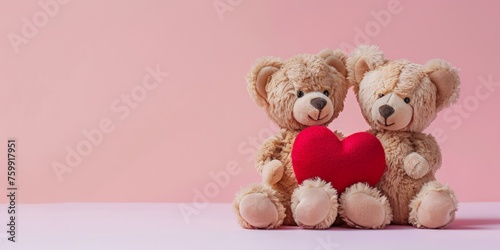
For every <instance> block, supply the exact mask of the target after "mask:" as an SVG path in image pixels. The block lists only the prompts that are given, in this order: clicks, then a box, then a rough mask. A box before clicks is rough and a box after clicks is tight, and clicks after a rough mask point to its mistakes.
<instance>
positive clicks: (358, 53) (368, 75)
mask: <svg viewBox="0 0 500 250" xmlns="http://www.w3.org/2000/svg"><path fill="white" fill-rule="evenodd" d="M346 65H347V71H348V80H349V82H351V84H353V85H354V87H353V89H354V92H355V94H356V96H357V99H358V102H359V105H360V107H361V112H362V113H363V116H364V118H365V120H366V121H367V122H368V124H370V126H371V127H372V129H375V130H379V131H387V130H388V131H409V132H422V131H423V130H424V129H425V128H427V127H428V126H429V125H430V123H431V122H432V121H433V120H434V119H435V118H436V116H437V113H438V112H439V111H441V110H442V109H443V108H445V107H447V106H449V105H450V104H452V103H454V102H456V101H457V99H458V95H459V85H460V79H459V77H458V73H457V69H456V68H454V67H453V66H452V65H451V64H450V63H448V62H446V61H444V60H440V59H432V60H430V61H428V62H427V63H425V64H424V65H419V64H415V63H412V62H409V61H407V60H394V61H392V60H386V59H385V58H384V54H383V53H382V52H381V51H380V50H379V49H378V47H376V46H369V45H362V46H359V47H358V48H357V49H355V50H354V51H353V53H352V55H351V56H350V57H349V59H347V63H346Z"/></svg>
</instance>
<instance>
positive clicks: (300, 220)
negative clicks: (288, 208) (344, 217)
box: [292, 179, 338, 229]
mask: <svg viewBox="0 0 500 250" xmlns="http://www.w3.org/2000/svg"><path fill="white" fill-rule="evenodd" d="M337 207H338V202H337V191H335V189H333V188H332V187H331V185H330V184H329V183H326V182H325V181H322V180H319V179H317V180H306V181H304V183H302V185H301V186H300V187H299V188H297V189H296V190H295V191H294V193H293V195H292V213H293V217H294V219H295V222H296V223H297V225H299V226H301V227H304V228H314V229H325V228H329V227H330V226H331V225H332V224H333V222H334V221H335V218H336V217H337Z"/></svg>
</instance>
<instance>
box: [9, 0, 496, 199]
mask: <svg viewBox="0 0 500 250" xmlns="http://www.w3.org/2000/svg"><path fill="white" fill-rule="evenodd" d="M40 3H41V5H40ZM44 3H51V4H49V6H48V7H46V9H47V10H44V8H43V7H41V6H42V5H44ZM214 3H215V4H216V5H217V6H218V8H224V7H225V8H226V9H225V12H219V13H218V12H217V10H216V8H215V7H214ZM388 4H389V5H390V6H388ZM499 7H500V5H499V4H498V3H497V2H495V1H486V0H484V1H452V0H450V1H407V0H400V1H397V0H383V1H340V0H339V1H320V0H316V1H288V0H281V1H264V0H262V1H255V0H252V1H242V0H216V1H214V0H209V1H194V0H193V1H180V0H178V1H160V0H156V1H153V0H147V1H118V0H115V1H97V0H86V1H78V0H73V1H68V0H64V1H63V0H59V2H56V0H37V1H1V2H0V18H1V22H0V35H2V36H3V39H1V40H0V86H1V89H0V115H1V116H2V118H0V119H1V120H2V122H1V123H0V126H1V127H0V145H1V147H0V162H2V166H4V167H2V168H1V170H0V187H1V188H2V189H4V188H5V187H6V185H7V184H6V169H5V162H6V161H7V160H6V152H5V151H6V140H7V138H9V137H15V138H17V141H18V150H19V153H18V165H19V167H18V169H19V170H18V171H19V172H18V185H19V195H18V197H19V199H20V200H19V201H20V202H24V203H45V202H91V201H97V202H105V201H111V202H149V201H151V202H191V201H193V199H195V201H200V200H201V201H203V200H204V198H205V200H204V201H209V202H229V201H230V200H231V199H232V197H233V195H234V193H235V192H236V191H237V190H238V189H239V187H240V186H244V185H247V184H249V183H251V182H257V181H259V176H258V175H257V173H256V171H255V169H254V167H253V158H252V152H254V151H255V149H256V148H255V146H253V145H257V146H258V144H259V143H260V142H261V141H262V140H263V139H265V138H266V137H268V136H270V135H271V133H274V132H273V130H275V129H276V128H275V127H274V126H272V125H270V123H269V121H268V119H267V117H266V115H265V113H264V111H263V110H261V109H260V108H258V107H257V105H255V104H254V103H253V102H252V101H251V99H250V97H249V95H248V93H247V91H246V86H245V82H244V76H245V74H246V72H247V71H248V70H249V69H250V66H251V65H252V63H253V62H254V61H255V60H256V59H257V58H258V57H261V56H269V55H273V56H278V57H282V58H288V57H290V56H292V55H294V54H298V53H315V52H318V51H320V50H321V49H323V48H337V47H343V48H345V49H348V50H350V49H352V47H353V46H355V45H357V44H359V43H373V44H377V45H379V46H380V47H381V49H382V50H383V51H385V53H386V55H387V57H388V58H407V59H409V60H412V61H415V62H418V63H424V62H426V60H428V59H431V58H444V59H447V60H449V61H450V62H452V63H453V64H454V65H456V66H457V67H459V68H461V72H460V74H461V79H462V94H461V98H460V101H459V105H461V106H459V107H461V108H460V109H456V110H452V111H449V114H448V115H447V117H444V116H443V114H441V116H440V117H438V118H437V120H436V121H435V122H434V124H433V125H432V127H431V128H429V129H428V131H429V132H433V133H441V134H444V135H443V136H442V137H443V138H444V139H443V138H442V139H440V141H441V147H442V150H443V155H444V159H443V161H444V164H443V167H442V169H441V171H440V172H439V178H440V180H441V181H443V182H446V183H449V184H450V185H451V186H453V187H454V188H455V190H456V192H457V195H458V196H459V198H460V200H462V201H500V192H499V191H498V190H500V182H499V181H498V176H500V164H499V161H498V159H499V158H498V157H499V149H500V147H499V146H498V144H497V143H498V142H500V132H499V131H500V130H499V128H500V117H499V114H500V113H499V111H498V107H499V106H500V83H499V82H500V73H499V71H498V69H499V66H500V63H499V59H498V58H500V32H499V29H498V23H500V15H498V8H499ZM381 11H382V12H381ZM47 13H48V14H47ZM373 13H378V14H380V13H385V14H388V13H389V15H390V17H389V16H388V15H384V16H383V18H385V19H380V17H378V16H379V15H378V14H375V15H374V14H373ZM49 14H50V15H49ZM376 16H377V17H378V18H377V17H376ZM24 18H26V19H27V20H29V21H25V19H24ZM33 19H35V21H33ZM26 22H29V23H31V24H26ZM31 26H32V27H31ZM30 28H31V29H30ZM23 32H24V33H23ZM361 33H363V34H361ZM16 52H17V53H16ZM148 67H149V68H150V69H149V70H153V71H154V70H157V69H156V67H159V69H158V70H159V71H161V72H166V73H168V76H166V73H165V74H164V75H160V76H157V79H159V80H162V81H161V82H159V83H158V84H157V85H154V84H155V79H154V78H149V79H148V77H149V76H148V75H149V73H148V69H147V68H148ZM144 77H146V83H145V84H149V85H144V86H142V85H141V84H142V81H143V78H144ZM488 78H491V79H490V80H492V81H490V85H488V86H485V85H484V82H483V81H482V80H480V79H486V80H488ZM146 87H147V88H146ZM123 95H128V96H130V95H131V96H132V100H131V101H129V104H127V102H128V101H127V100H126V99H122V96H123ZM123 98H126V97H123ZM346 102H347V103H346V108H345V111H344V112H343V113H342V114H341V115H340V117H339V118H338V120H336V121H335V122H334V123H333V124H332V125H331V126H330V127H331V128H332V129H338V130H340V131H343V132H344V133H347V134H350V133H353V132H357V131H362V130H365V129H367V125H366V124H365V122H364V120H363V119H362V117H361V114H360V112H359V108H358V105H357V103H356V100H355V98H354V96H353V95H352V93H350V94H349V96H348V99H347V101H346ZM101 122H103V123H104V125H103V126H104V128H103V129H102V130H103V131H106V132H108V133H106V134H104V135H103V137H102V138H99V137H98V136H95V139H96V141H94V142H95V144H96V145H92V144H89V143H88V142H87V141H88V139H86V137H85V135H84V134H83V133H82V131H83V130H86V131H94V130H95V129H98V128H99V126H100V125H99V123H101ZM106 123H107V124H106ZM94 132H95V131H94ZM78 145H80V147H82V148H81V150H83V151H82V152H84V153H88V155H87V156H84V157H82V159H81V162H80V163H78V161H77V160H78V159H74V158H72V159H71V160H72V161H73V165H74V166H73V167H70V166H67V167H68V168H71V169H72V172H70V173H65V174H64V175H62V177H61V179H60V180H59V179H58V177H57V175H56V173H55V171H54V170H53V165H55V164H56V165H57V162H58V163H61V164H63V165H68V163H67V162H66V159H65V157H66V155H67V154H68V152H67V149H66V148H67V147H69V148H72V149H75V148H77V146H78ZM85 145H86V146H88V145H92V146H91V147H92V149H88V148H87V149H85V148H84V146H85ZM59 166H60V165H59ZM228 166H229V168H230V169H226V168H227V167H228ZM221 171H224V173H222V172H221ZM215 175H219V177H220V178H222V177H223V176H225V177H228V179H227V180H225V179H220V181H219V182H218V183H217V182H216V181H215V179H217V178H215V177H214V176H215ZM199 193H201V195H200V194H199ZM0 201H3V202H5V196H4V195H2V196H0Z"/></svg>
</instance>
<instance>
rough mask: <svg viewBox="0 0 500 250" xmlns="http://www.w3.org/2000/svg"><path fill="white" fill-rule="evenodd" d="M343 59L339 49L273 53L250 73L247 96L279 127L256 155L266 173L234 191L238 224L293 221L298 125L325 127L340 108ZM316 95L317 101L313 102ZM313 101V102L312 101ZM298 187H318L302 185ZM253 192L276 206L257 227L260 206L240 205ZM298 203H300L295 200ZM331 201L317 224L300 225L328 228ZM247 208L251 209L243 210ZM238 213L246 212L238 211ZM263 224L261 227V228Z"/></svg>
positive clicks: (344, 72)
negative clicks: (259, 180) (291, 54)
mask: <svg viewBox="0 0 500 250" xmlns="http://www.w3.org/2000/svg"><path fill="white" fill-rule="evenodd" d="M345 60H346V55H345V54H344V53H343V52H342V51H340V50H336V51H332V50H324V51H322V52H320V53H318V54H316V55H314V54H303V55H297V56H295V57H292V58H290V59H288V60H286V61H283V60H281V59H278V58H274V57H268V58H263V59H261V60H259V61H258V62H257V63H256V64H255V66H254V67H253V68H252V69H251V71H250V72H249V74H248V76H247V83H248V91H249V93H250V95H251V97H252V98H253V99H254V101H255V102H256V103H257V104H258V105H259V106H260V107H263V108H264V109H265V110H266V113H267V115H268V116H269V118H270V119H271V120H272V121H274V122H275V123H276V124H277V125H278V126H279V127H280V128H281V132H280V133H279V134H278V135H276V136H273V137H271V138H269V139H267V140H266V141H264V143H263V144H262V145H261V148H260V149H259V151H258V153H257V159H256V168H257V171H258V172H259V173H260V174H261V175H262V174H264V175H266V176H263V183H262V184H257V185H254V186H252V188H250V189H248V188H246V189H243V190H241V191H240V192H239V193H238V194H237V195H236V198H235V200H234V203H233V206H234V210H235V213H236V216H237V217H238V222H239V224H240V225H241V226H242V227H244V228H276V227H279V226H280V225H281V224H285V225H296V224H297V223H296V221H295V219H294V215H293V213H292V209H291V203H292V193H293V192H294V190H296V189H297V188H299V185H298V184H297V180H296V178H295V174H294V172H293V167H292V163H291V151H292V146H293V143H294V140H295V137H296V136H297V134H298V133H299V132H300V131H301V130H302V129H304V128H307V127H308V126H311V125H318V126H327V125H328V124H329V123H331V122H332V121H333V119H335V118H336V117H337V116H338V115H339V113H340V112H341V111H342V110H343V108H344V100H345V98H346V95H347V90H348V88H349V83H348V81H347V79H346V75H347V70H346V68H345ZM304 98H305V99H304ZM315 98H319V99H316V101H313V99H315ZM321 99H323V100H321ZM299 100H300V101H299ZM304 100H306V101H304ZM318 101H319V103H320V104H322V105H323V104H324V107H320V108H316V107H315V106H314V105H316V106H319V105H318ZM313 102H316V103H315V104H314V105H313ZM322 105H321V106H322ZM305 121H307V122H305ZM316 184H318V183H316ZM318 185H320V184H318ZM320 186H322V187H324V189H321V190H324V191H322V192H325V195H326V196H324V197H330V198H331V197H334V195H333V194H332V192H331V190H330V189H328V188H327V187H326V184H324V183H321V185H320ZM301 188H302V189H301V190H303V189H316V188H317V187H316V186H315V185H312V186H308V185H307V184H305V183H304V185H302V186H301ZM270 190H272V191H270ZM333 191H334V190H333ZM254 193H265V194H266V195H267V197H268V198H269V201H270V202H272V203H273V204H274V205H275V207H276V211H278V214H279V216H278V217H279V218H280V220H278V221H277V222H276V223H274V222H275V221H276V220H274V219H273V218H274V217H273V216H274V215H273V214H272V213H269V214H270V216H269V218H268V222H269V223H268V224H266V223H260V222H259V224H260V225H258V226H256V225H252V224H251V223H250V221H260V220H262V219H261V218H260V217H261V214H259V213H258V210H259V209H260V208H259V207H258V206H257V205H255V206H252V205H248V204H246V205H245V207H243V208H242V206H241V205H242V203H241V202H242V201H243V200H244V199H245V196H247V195H252V194H254ZM335 196H336V195H335ZM260 197H262V196H260ZM318 197H321V196H318ZM296 198H299V197H296ZM297 202H298V203H300V201H299V200H297ZM336 202H337V201H336V200H335V203H334V202H333V201H332V203H331V204H330V205H329V207H327V211H328V212H327V215H326V216H325V218H324V219H323V221H322V222H320V223H317V225H304V224H301V223H300V222H299V224H301V225H302V226H304V227H308V228H326V227H329V226H330V225H331V223H330V220H331V217H334V218H335V216H336V214H337V212H336V209H337V205H336ZM298 203H297V204H298ZM263 204H264V203H263ZM265 204H267V203H265ZM265 207H267V205H265ZM283 208H284V209H283ZM252 209H253V210H254V212H248V211H249V210H252ZM242 211H245V213H243V214H242ZM265 213H268V211H265ZM245 214H246V215H245ZM245 216H247V218H245ZM248 216H250V217H252V218H248ZM332 222H333V221H332ZM264 224H266V226H262V225H264ZM328 224H330V225H328ZM267 225H269V226H267Z"/></svg>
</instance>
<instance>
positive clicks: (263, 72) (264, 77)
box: [247, 57, 283, 107]
mask: <svg viewBox="0 0 500 250" xmlns="http://www.w3.org/2000/svg"><path fill="white" fill-rule="evenodd" d="M282 65H283V61H282V60H281V59H279V58H275V57H266V58H262V59H260V60H259V61H258V62H257V63H256V64H255V65H254V66H253V67H252V69H251V70H250V72H248V75H247V84H248V85H247V87H248V92H249V93H250V95H251V96H252V98H253V99H254V101H255V102H256V103H257V105H259V106H261V107H265V106H267V105H268V102H267V91H266V86H267V84H268V83H269V81H270V80H271V77H272V75H273V74H274V73H275V72H276V71H278V69H280V68H281V66H282Z"/></svg>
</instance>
